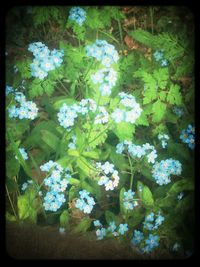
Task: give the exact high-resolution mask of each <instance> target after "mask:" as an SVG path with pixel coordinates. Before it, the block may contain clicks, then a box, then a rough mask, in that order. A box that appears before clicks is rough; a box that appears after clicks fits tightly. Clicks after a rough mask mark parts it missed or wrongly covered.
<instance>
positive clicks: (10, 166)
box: [6, 153, 20, 178]
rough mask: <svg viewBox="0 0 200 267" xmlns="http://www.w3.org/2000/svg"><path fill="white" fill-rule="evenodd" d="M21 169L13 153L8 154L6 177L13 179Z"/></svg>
mask: <svg viewBox="0 0 200 267" xmlns="http://www.w3.org/2000/svg"><path fill="white" fill-rule="evenodd" d="M19 169H20V164H19V161H18V160H17V159H15V157H14V156H13V154H12V153H7V154H6V175H7V177H10V178H12V177H13V176H15V175H17V174H18V172H19Z"/></svg>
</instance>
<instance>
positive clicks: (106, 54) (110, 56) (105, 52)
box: [86, 40, 119, 68]
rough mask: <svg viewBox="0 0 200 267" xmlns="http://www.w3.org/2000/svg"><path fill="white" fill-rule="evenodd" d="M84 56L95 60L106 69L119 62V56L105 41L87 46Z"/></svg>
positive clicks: (98, 41)
mask: <svg viewBox="0 0 200 267" xmlns="http://www.w3.org/2000/svg"><path fill="white" fill-rule="evenodd" d="M86 55H87V56H88V57H94V58H96V59H97V60H98V61H100V62H101V64H102V65H103V66H105V67H107V68H109V67H110V66H111V65H112V64H113V63H116V62H117V61H118V60H119V55H118V52H117V51H116V50H115V47H114V45H111V44H108V43H107V42H106V41H105V40H96V41H95V43H94V44H92V45H87V46H86Z"/></svg>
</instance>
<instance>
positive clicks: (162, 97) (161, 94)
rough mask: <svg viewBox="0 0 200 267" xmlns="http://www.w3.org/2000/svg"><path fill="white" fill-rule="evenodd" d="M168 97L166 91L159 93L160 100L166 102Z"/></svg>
mask: <svg viewBox="0 0 200 267" xmlns="http://www.w3.org/2000/svg"><path fill="white" fill-rule="evenodd" d="M166 96H167V92H165V91H161V92H159V95H158V97H159V98H160V100H162V101H165V99H166Z"/></svg>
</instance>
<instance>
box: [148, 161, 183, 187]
mask: <svg viewBox="0 0 200 267" xmlns="http://www.w3.org/2000/svg"><path fill="white" fill-rule="evenodd" d="M181 172H182V165H181V163H180V162H179V161H178V160H174V159H171V158H170V159H166V160H161V161H160V162H156V163H155V164H154V165H153V169H152V176H153V178H154V179H155V180H156V183H157V184H159V185H165V184H168V183H170V182H171V180H170V175H171V174H173V175H180V174H181Z"/></svg>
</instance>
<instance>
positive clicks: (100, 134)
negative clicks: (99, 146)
mask: <svg viewBox="0 0 200 267" xmlns="http://www.w3.org/2000/svg"><path fill="white" fill-rule="evenodd" d="M109 127H110V125H109V126H108V127H106V128H105V129H104V130H103V131H102V132H101V133H100V134H98V135H97V136H95V138H94V139H92V141H90V142H89V143H88V145H89V144H91V143H93V142H94V141H95V140H96V139H97V138H99V136H101V135H102V133H104V132H106V131H107V130H108V128H109Z"/></svg>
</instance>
